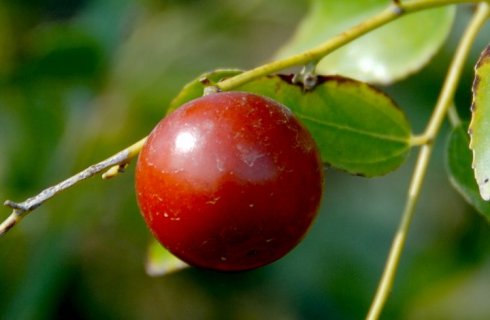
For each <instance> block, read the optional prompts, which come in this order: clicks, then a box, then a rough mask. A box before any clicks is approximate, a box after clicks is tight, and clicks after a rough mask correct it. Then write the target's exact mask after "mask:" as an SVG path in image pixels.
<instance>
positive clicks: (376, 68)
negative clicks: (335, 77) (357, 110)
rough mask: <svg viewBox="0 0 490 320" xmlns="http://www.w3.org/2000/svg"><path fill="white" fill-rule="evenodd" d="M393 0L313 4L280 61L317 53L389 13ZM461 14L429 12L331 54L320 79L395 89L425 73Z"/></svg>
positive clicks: (321, 66)
mask: <svg viewBox="0 0 490 320" xmlns="http://www.w3.org/2000/svg"><path fill="white" fill-rule="evenodd" d="M389 4H390V1H387V0H370V1H366V0H350V1H325V0H312V3H311V7H310V11H309V13H308V14H307V16H306V17H305V18H304V20H303V21H302V23H301V24H300V25H299V27H298V29H297V31H296V33H295V35H294V36H293V38H292V39H291V40H290V41H289V43H287V44H286V45H285V46H284V47H283V48H282V49H281V50H280V51H279V53H278V57H279V58H283V57H287V56H291V55H293V54H297V53H300V52H303V51H306V50H308V49H311V48H313V47H315V46H317V45H319V44H321V43H323V42H325V41H327V40H328V39H330V38H332V37H333V36H335V35H337V34H340V33H341V32H343V31H345V30H348V29H349V28H351V27H353V26H355V25H357V24H359V23H361V22H362V21H364V20H366V19H368V18H369V17H372V16H374V15H376V14H378V13H380V12H381V11H382V10H384V9H385V8H386V7H387V6H388V5H389ZM455 12H456V8H455V7H454V6H451V7H449V6H446V7H444V8H438V9H431V10H425V11H422V12H418V13H414V14H410V15H408V16H406V17H403V18H400V19H399V20H397V21H394V22H392V23H389V24H387V25H385V26H383V27H381V28H379V29H377V30H375V31H373V32H370V33H369V34H367V35H365V36H363V37H361V38H359V39H357V40H355V41H353V42H352V43H350V44H348V45H346V46H344V47H342V48H340V49H339V50H337V51H334V52H333V53H331V54H329V55H328V56H327V57H325V58H324V59H323V60H321V61H320V63H319V64H318V67H317V72H318V73H319V74H341V75H344V76H348V77H352V78H356V79H359V80H362V81H366V82H370V83H383V84H387V83H391V82H394V81H396V80H398V79H400V78H403V77H405V76H407V75H408V74H411V73H414V72H416V71H417V70H419V69H421V68H422V67H423V66H424V65H425V64H426V63H427V62H428V61H429V60H430V59H431V58H432V57H433V56H434V54H435V53H436V52H437V50H438V49H439V48H440V47H441V45H442V44H443V42H444V41H445V39H446V37H447V36H448V34H449V31H450V29H451V25H452V22H453V20H454V16H455Z"/></svg>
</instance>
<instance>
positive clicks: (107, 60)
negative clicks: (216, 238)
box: [0, 0, 490, 319]
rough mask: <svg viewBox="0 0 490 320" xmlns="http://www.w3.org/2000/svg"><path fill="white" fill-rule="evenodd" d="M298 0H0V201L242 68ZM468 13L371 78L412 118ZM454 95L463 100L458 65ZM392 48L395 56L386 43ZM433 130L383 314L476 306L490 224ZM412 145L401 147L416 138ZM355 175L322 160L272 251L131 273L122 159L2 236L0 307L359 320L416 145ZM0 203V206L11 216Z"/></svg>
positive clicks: (484, 284)
mask: <svg viewBox="0 0 490 320" xmlns="http://www.w3.org/2000/svg"><path fill="white" fill-rule="evenodd" d="M307 5H308V3H307V1H296V0H283V1H281V2H278V1H266V0H251V1H231V0H205V1H197V0H186V1H177V0H166V1H165V0H133V1H129V0H2V1H1V2H0V155H1V156H0V198H1V200H2V201H3V200H5V199H11V200H14V201H21V200H23V199H25V198H27V197H29V196H32V195H34V194H36V193H37V192H39V191H40V190H41V189H43V188H44V187H47V186H49V185H51V184H54V183H56V182H58V181H60V180H62V179H64V178H66V177H68V176H69V175H71V174H73V173H75V172H77V171H79V170H81V169H83V168H85V167H87V166H88V165H90V164H92V163H95V162H97V161H99V160H102V159H105V158H106V157H108V156H110V155H112V154H113V153H115V152H117V151H119V150H121V149H123V148H124V147H126V146H128V145H129V144H131V143H133V142H135V141H137V140H138V139H139V138H141V137H143V136H144V135H146V134H147V133H148V132H149V131H150V130H151V129H152V127H153V126H154V125H155V124H156V123H157V122H158V121H159V119H160V118H161V117H162V116H163V115H164V114H165V108H166V105H167V104H168V102H169V101H170V100H171V99H172V97H174V96H175V95H176V94H177V93H178V91H179V89H180V88H181V87H182V86H183V85H184V84H185V83H186V82H188V81H190V80H191V79H193V78H195V77H196V76H198V75H199V74H200V73H202V72H205V71H209V70H212V69H215V68H223V67H232V68H244V69H247V68H251V67H254V66H257V65H260V64H262V63H264V62H266V61H267V60H268V59H270V58H271V57H272V56H273V55H274V53H275V52H276V50H277V49H278V48H279V47H280V46H281V44H282V43H284V42H285V41H286V40H287V39H288V38H289V37H290V35H291V34H292V33H293V31H294V29H295V26H296V24H297V22H298V21H299V20H300V19H301V17H302V16H303V15H304V13H305V12H306V10H307ZM471 12H472V7H471V6H462V7H461V8H460V10H459V11H458V16H457V23H456V25H455V27H454V30H453V32H452V33H451V38H450V39H449V40H448V41H447V44H446V45H445V46H444V48H443V50H442V51H441V52H440V53H439V54H438V55H437V56H436V58H435V59H434V61H433V63H432V64H431V65H429V66H428V67H427V68H426V69H425V70H424V71H423V72H421V73H419V74H416V75H414V76H412V77H410V78H409V79H407V80H404V81H402V82H400V83H398V84H396V85H395V86H391V87H388V88H384V90H386V91H388V92H389V93H390V94H392V96H393V97H394V98H395V100H397V101H398V102H399V104H400V105H401V106H402V108H403V109H404V110H405V111H406V113H407V115H408V118H409V119H410V120H411V122H412V123H413V127H414V131H415V132H420V131H421V130H422V129H423V128H424V124H425V122H426V121H427V119H428V117H429V115H430V112H431V108H432V106H433V105H434V103H435V101H436V98H437V94H438V91H439V89H440V87H441V82H442V79H443V77H444V75H445V72H446V68H447V66H448V63H449V60H450V58H451V54H452V52H453V51H454V48H455V45H456V42H457V39H458V37H459V36H460V34H461V31H462V28H463V27H464V25H465V23H466V22H467V21H468V17H469V16H470V14H471ZM489 31H490V30H489V29H488V28H487V29H485V30H484V31H483V32H482V34H481V36H480V37H479V39H478V41H477V44H476V46H475V48H474V50H473V52H472V56H471V60H470V61H468V64H467V66H466V69H465V74H464V79H463V81H462V82H461V85H460V90H459V91H458V95H457V105H458V108H459V110H460V113H461V115H462V116H463V117H465V118H467V117H468V112H469V111H468V109H469V105H470V102H471V92H470V87H471V82H472V76H473V70H472V65H473V64H474V62H475V61H476V59H477V57H478V53H479V51H481V50H482V49H483V48H484V47H485V45H486V44H487V42H488V34H489ZM394 54H396V52H394ZM447 129H448V128H447V126H446V127H445V128H444V130H443V132H442V134H441V136H440V138H439V139H438V141H437V148H436V152H435V153H434V156H433V160H432V162H431V167H430V173H429V175H428V177H427V181H426V183H425V185H424V188H423V195H422V196H421V199H420V203H419V205H418V208H417V214H416V217H415V221H414V224H413V227H412V229H411V232H410V236H409V239H408V246H407V248H406V250H405V252H404V254H403V258H402V261H401V265H400V268H399V272H398V275H397V280H396V283H395V287H394V291H393V294H392V296H391V298H390V300H389V302H388V305H387V307H386V310H385V312H384V313H383V318H384V319H490V250H489V249H490V228H489V226H488V224H487V223H486V222H485V220H484V219H483V218H482V217H481V216H479V215H478V214H477V213H475V212H474V211H473V210H472V209H471V208H470V207H469V206H467V205H466V204H465V203H464V201H463V200H462V198H461V197H460V196H459V195H458V194H457V193H456V192H455V191H454V190H453V189H452V187H451V186H450V184H449V182H448V179H447V176H446V174H445V168H444V166H445V164H444V161H443V158H444V157H443V151H444V144H445V140H446V136H447V131H448V130H447ZM414 151H415V150H414ZM415 153H416V152H412V155H411V157H410V159H409V161H407V163H406V164H405V165H404V166H403V167H402V168H401V169H400V170H398V171H396V172H394V173H392V174H390V175H388V176H386V177H382V178H376V179H363V178H359V177H351V176H348V175H346V174H344V173H342V172H337V171H335V170H328V172H327V180H326V193H325V197H324V200H323V205H322V211H321V213H320V215H319V217H318V219H317V221H316V223H315V225H314V226H313V228H312V229H311V232H310V233H309V234H308V236H307V237H306V239H305V240H304V241H303V242H302V243H301V244H300V245H299V246H298V247H297V248H296V249H295V250H294V251H293V252H291V253H290V254H289V255H287V256H286V257H285V258H283V259H282V260H280V261H278V262H276V263H274V264H272V265H270V266H267V267H264V268H261V269H259V270H254V271H250V272H245V273H236V274H220V273H214V272H209V271H202V270H196V269H187V270H184V271H181V272H178V273H175V274H172V275H169V276H165V277H162V278H152V277H149V276H147V275H146V274H145V271H144V260H145V254H146V247H147V244H148V242H149V239H150V235H149V233H148V231H147V229H146V226H145V225H144V222H143V219H142V218H141V217H140V214H139V211H138V208H137V205H136V201H135V196H134V190H133V176H132V173H133V168H132V167H131V168H130V169H129V170H128V172H127V173H126V174H124V175H122V176H120V177H118V178H117V179H114V180H110V181H102V180H101V179H99V178H93V179H91V180H90V181H85V182H83V183H81V184H79V185H77V186H76V187H74V188H72V189H70V190H68V191H67V192H64V193H63V194H61V195H59V196H57V197H56V198H55V199H53V200H51V201H49V202H48V203H46V204H45V205H43V206H42V207H41V208H39V209H38V210H36V211H35V212H34V213H33V214H32V215H31V216H29V217H28V218H27V219H25V220H24V221H23V222H22V223H21V224H20V225H19V226H18V227H16V228H15V229H13V230H12V231H11V232H9V233H8V234H7V235H5V236H4V237H2V238H1V239H0V319H362V318H363V317H364V316H365V314H366V311H367V309H368V307H369V304H370V301H371V299H372V296H373V294H374V291H375V289H376V286H377V282H378V280H379V277H380V274H381V272H382V268H383V265H384V261H385V257H386V254H387V252H388V249H389V246H390V243H391V239H392V237H393V233H394V230H395V228H396V226H397V224H398V221H399V218H400V214H401V210H402V207H403V203H404V199H405V194H406V189H407V185H408V182H409V178H410V173H411V170H412V168H413V163H414V156H415ZM9 213H10V212H9V210H8V209H7V208H3V209H1V210H0V217H1V218H2V219H3V218H4V217H6V216H7V215H8V214H9Z"/></svg>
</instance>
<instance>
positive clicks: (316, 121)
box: [171, 70, 411, 177]
mask: <svg viewBox="0 0 490 320" xmlns="http://www.w3.org/2000/svg"><path fill="white" fill-rule="evenodd" d="M228 72H231V71H223V70H221V71H217V72H215V73H211V74H212V75H213V81H214V80H216V79H218V78H220V77H221V76H223V75H228V76H229V75H230V74H231V73H228ZM203 88H204V85H203V84H202V83H200V82H199V81H197V80H195V81H193V82H191V83H190V84H189V85H187V86H186V87H185V88H184V90H183V91H182V92H181V93H180V94H179V95H178V96H177V98H176V99H175V100H174V101H173V103H172V105H171V108H172V109H173V108H176V107H177V106H179V105H182V104H183V103H185V102H186V101H189V100H191V99H194V98H197V97H199V96H200V95H201V94H202V92H203ZM236 90H240V91H247V92H252V93H256V94H259V95H263V96H267V97H269V98H272V99H274V100H277V101H279V102H281V103H282V104H284V105H285V106H288V107H289V108H290V109H292V111H293V112H294V113H295V114H296V116H298V118H299V119H301V121H302V122H303V123H304V124H305V125H306V127H307V128H308V129H309V130H310V132H311V134H312V135H313V137H314V138H315V141H316V142H317V144H318V146H319V148H320V153H321V157H322V160H323V161H324V162H326V163H327V164H329V165H331V166H333V167H335V168H338V169H342V170H345V171H347V172H349V173H351V174H356V175H362V176H366V177H373V176H379V175H384V174H386V173H388V172H390V171H393V170H395V169H396V168H398V167H399V166H400V165H401V163H403V161H404V160H405V158H406V156H407V154H408V151H409V149H410V137H411V131H410V125H409V123H408V122H407V120H406V118H405V116H404V114H403V112H402V111H401V110H400V109H399V108H397V106H396V105H395V103H394V102H393V100H391V99H390V98H389V97H388V96H386V95H385V94H383V93H382V92H380V91H379V90H377V89H375V88H374V87H372V86H369V85H368V84H365V83H362V82H359V81H356V80H352V79H347V78H343V77H320V78H319V79H318V85H317V86H316V87H315V88H314V89H313V90H311V91H305V90H304V89H303V87H302V86H300V85H297V84H293V83H292V76H279V75H277V76H268V77H263V78H260V79H257V80H255V81H252V82H249V83H247V84H245V85H243V86H241V87H239V88H236Z"/></svg>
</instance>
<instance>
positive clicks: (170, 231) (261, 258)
mask: <svg viewBox="0 0 490 320" xmlns="http://www.w3.org/2000/svg"><path fill="white" fill-rule="evenodd" d="M322 187H323V165H322V163H321V160H320V157H319V153H318V150H317V147H316V145H315V142H314V141H313V139H312V137H311V135H310V134H309V132H308V131H307V130H306V129H305V128H304V127H303V126H302V125H301V124H300V123H299V122H298V120H297V119H296V118H295V116H294V115H293V113H292V112H291V111H290V110H289V109H288V108H286V107H285V106H283V105H281V104H279V103H278V102H275V101H273V100H271V99H268V98H265V97H261V96H258V95H254V94H250V93H244V92H223V93H213V94H210V95H207V96H204V97H201V98H198V99H195V100H193V101H190V102H188V103H186V104H184V105H183V106H181V107H180V108H179V109H177V110H176V111H174V112H173V113H171V114H170V115H168V116H167V117H165V118H164V119H163V120H162V121H161V122H160V123H159V124H158V125H157V126H156V127H155V129H153V131H152V133H151V134H150V135H149V137H148V140H147V141H146V143H145V145H144V147H143V149H142V150H141V153H140V156H139V159H138V163H137V166H136V190H137V199H138V203H139V206H140V209H141V212H142V214H143V217H144V219H145V220H146V223H147V224H148V226H149V228H150V230H151V231H152V233H153V234H154V236H155V237H156V238H157V239H158V240H159V241H160V242H161V243H162V245H163V246H165V247H166V248H167V249H168V250H169V251H170V252H172V253H173V254H174V255H176V256H177V257H178V258H180V259H181V260H183V261H185V262H187V263H189V264H190V265H194V266H198V267H203V268H207V269H214V270H220V271H238V270H247V269H253V268H256V267H260V266H263V265H265V264H268V263H271V262H273V261H275V260H277V259H279V258H281V257H282V256H284V255H285V254H286V253H288V252H289V251H290V250H291V249H292V248H293V247H295V246H296V245H297V244H298V242H299V241H300V240H301V239H302V238H303V236H304V235H305V233H306V231H307V230H308V228H309V226H310V225H311V223H312V221H313V219H314V217H315V216H316V213H317V211H318V207H319V203H320V199H321V196H322Z"/></svg>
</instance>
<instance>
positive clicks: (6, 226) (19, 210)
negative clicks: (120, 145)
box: [0, 139, 145, 236]
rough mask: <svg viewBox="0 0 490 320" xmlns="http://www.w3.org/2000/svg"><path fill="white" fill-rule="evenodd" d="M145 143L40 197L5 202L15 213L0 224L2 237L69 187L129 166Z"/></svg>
mask: <svg viewBox="0 0 490 320" xmlns="http://www.w3.org/2000/svg"><path fill="white" fill-rule="evenodd" d="M144 142H145V139H142V140H140V141H138V142H137V143H135V144H133V145H132V146H130V147H128V148H126V149H124V150H122V151H120V152H118V153H116V154H115V155H113V156H112V157H110V158H108V159H106V160H104V161H101V162H99V163H96V164H94V165H91V166H90V167H88V168H86V169H85V170H83V171H81V172H79V173H77V174H76V175H74V176H72V177H70V178H68V179H66V180H64V181H62V182H60V183H58V184H56V185H54V186H52V187H49V188H47V189H44V190H43V191H41V193H39V194H38V195H36V196H34V197H31V198H29V199H27V200H25V201H24V202H19V203H17V202H13V201H11V200H7V201H5V202H4V205H5V206H7V207H10V208H12V209H13V211H12V213H11V214H10V216H9V217H8V218H7V219H6V220H5V221H3V222H2V223H1V224H0V236H2V235H3V234H5V233H6V232H7V231H9V230H10V229H12V228H13V227H14V226H15V225H16V224H17V223H18V222H19V221H20V220H22V218H24V217H25V216H26V215H28V214H29V213H30V212H31V211H33V210H34V209H36V208H37V207H39V206H40V205H42V204H43V203H44V202H45V201H47V200H49V199H51V198H52V197H54V196H55V195H56V194H58V193H60V192H61V191H63V190H66V189H68V188H69V187H71V186H73V185H74V184H76V183H78V182H80V181H82V180H85V179H87V178H90V177H92V176H94V175H96V174H98V173H100V172H102V171H104V170H107V168H111V167H114V166H115V167H121V166H125V165H127V164H128V163H129V161H131V159H132V158H134V157H135V156H136V155H137V154H138V152H139V150H140V149H141V147H142V146H143V144H144Z"/></svg>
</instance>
